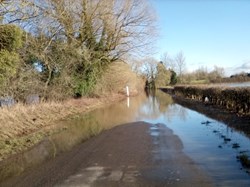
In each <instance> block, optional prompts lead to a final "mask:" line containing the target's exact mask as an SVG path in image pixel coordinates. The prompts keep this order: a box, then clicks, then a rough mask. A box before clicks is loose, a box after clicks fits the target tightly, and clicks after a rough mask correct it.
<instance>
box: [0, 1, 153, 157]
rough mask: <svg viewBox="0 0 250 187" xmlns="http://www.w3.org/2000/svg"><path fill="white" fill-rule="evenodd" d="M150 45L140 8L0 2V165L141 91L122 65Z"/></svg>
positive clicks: (138, 79) (147, 14) (140, 79)
mask: <svg viewBox="0 0 250 187" xmlns="http://www.w3.org/2000/svg"><path fill="white" fill-rule="evenodd" d="M154 37H155V16H154V13H153V10H151V9H150V8H149V6H148V4H147V2H146V1H145V0H126V1H123V0H105V1H102V0H61V1H57V0H45V1H40V0H38V1H37V0H18V1H9V0H2V1H0V105H1V108H0V132H1V133H0V142H1V143H0V159H2V158H3V157H5V156H6V155H8V154H13V153H16V152H18V151H20V150H23V148H28V147H30V146H31V145H33V144H34V143H36V142H38V141H40V140H41V139H42V138H43V137H44V136H46V135H47V134H48V133H50V132H47V131H46V130H51V129H52V130H54V126H57V124H58V123H60V122H59V121H60V120H61V119H63V118H66V117H68V116H70V115H72V114H78V113H82V112H86V111H89V110H91V109H94V108H96V107H99V106H100V105H103V104H109V103H110V102H112V101H117V100H120V99H121V98H124V97H125V95H126V92H125V87H126V86H129V89H130V93H131V95H136V94H138V93H139V92H140V91H143V90H144V86H145V81H146V80H145V77H144V76H143V75H138V74H136V73H134V72H133V71H132V70H131V67H130V66H129V65H128V64H127V57H128V56H138V55H143V52H144V51H147V49H148V48H149V47H150V46H151V45H152V41H153V39H154ZM73 98H74V99H73ZM30 104H32V105H30ZM10 106H11V107H10Z"/></svg>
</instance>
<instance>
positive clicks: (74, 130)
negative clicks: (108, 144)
mask: <svg viewBox="0 0 250 187" xmlns="http://www.w3.org/2000/svg"><path fill="white" fill-rule="evenodd" d="M134 121H146V122H150V123H153V124H156V123H161V124H165V125H167V126H168V127H169V128H170V129H172V130H173V131H174V133H175V134H176V135H178V136H179V137H180V139H181V140H182V141H183V145H184V151H185V153H186V154H188V155H189V156H190V157H191V158H192V159H193V160H195V161H196V162H197V163H198V164H200V166H201V167H202V168H203V169H205V170H206V171H207V172H208V173H209V174H210V176H211V177H212V178H213V179H214V180H215V181H216V184H218V185H226V186H239V185H241V186H244V185H246V184H247V185H249V184H250V177H249V175H248V174H246V173H245V172H244V169H242V167H241V165H240V163H239V162H237V159H236V157H237V155H238V154H239V153H240V152H244V153H246V152H249V149H250V148H249V145H250V140H249V139H248V138H247V137H245V136H244V135H242V134H240V133H238V132H237V131H235V130H234V129H232V128H230V127H228V126H227V125H225V124H223V123H220V122H218V121H216V120H215V119H212V118H209V117H206V116H205V115H202V114H200V113H198V112H195V111H193V110H190V109H188V108H185V107H183V106H181V105H178V104H176V103H175V102H174V101H173V99H172V97H171V96H170V95H168V94H165V93H163V92H154V93H149V94H148V95H146V94H145V95H141V96H139V97H131V98H129V97H128V98H127V99H125V100H124V101H122V102H119V103H116V104H114V105H110V106H108V107H106V108H101V109H98V110H96V111H93V112H90V113H88V114H86V115H83V116H82V115H78V116H75V117H74V118H71V119H67V120H65V121H62V122H61V123H62V126H64V130H63V131H61V132H59V133H57V134H55V135H53V136H50V137H48V138H47V139H45V140H44V141H42V142H41V143H40V144H39V145H37V146H35V147H33V149H30V150H29V151H27V152H25V153H23V154H21V155H17V156H16V157H13V158H12V159H10V160H6V161H4V162H2V163H0V177H1V178H6V177H8V176H13V175H16V174H19V173H21V172H22V171H23V170H25V168H29V167H32V166H34V165H38V164H39V163H41V162H44V161H46V160H48V159H51V158H54V157H55V156H56V155H57V154H59V153H61V152H64V151H66V150H69V149H71V148H72V147H73V146H74V145H76V144H79V143H81V142H83V141H84V140H86V139H87V138H89V137H90V136H93V135H95V134H97V133H99V132H100V131H101V130H103V129H109V128H111V127H114V126H116V125H120V124H124V123H129V122H134ZM206 121H210V122H212V123H202V122H206ZM151 131H152V132H151V135H152V136H157V133H156V132H155V131H154V129H151ZM241 169H242V170H241ZM0 181H1V179H0ZM239 181H240V182H239Z"/></svg>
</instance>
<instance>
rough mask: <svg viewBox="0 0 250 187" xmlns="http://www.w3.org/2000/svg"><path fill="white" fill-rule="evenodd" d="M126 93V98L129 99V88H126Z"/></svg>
mask: <svg viewBox="0 0 250 187" xmlns="http://www.w3.org/2000/svg"><path fill="white" fill-rule="evenodd" d="M126 91H127V97H129V88H128V86H126Z"/></svg>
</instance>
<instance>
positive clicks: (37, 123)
mask: <svg viewBox="0 0 250 187" xmlns="http://www.w3.org/2000/svg"><path fill="white" fill-rule="evenodd" d="M144 83H145V81H144V80H143V79H142V78H140V77H138V76H137V75H136V74H135V73H134V72H132V71H131V68H130V67H129V66H128V65H127V64H126V63H124V62H121V61H118V62H115V63H113V64H111V65H110V66H109V67H108V69H107V70H106V71H105V73H104V74H103V76H102V77H101V78H100V79H99V80H98V82H97V84H96V87H95V89H94V90H95V91H94V93H93V95H95V98H81V99H69V100H67V101H63V102H55V101H54V102H46V103H40V104H37V105H24V104H17V105H15V106H13V107H10V108H8V107H5V108H0V160H2V159H4V158H6V157H7V156H8V155H10V154H15V153H17V152H21V151H23V150H25V149H27V148H29V147H31V146H32V145H34V144H36V143H38V142H39V141H41V140H42V139H43V138H44V137H45V136H49V135H50V134H54V133H56V132H58V131H62V130H64V128H66V127H64V126H63V122H62V120H63V119H68V118H71V117H73V116H78V114H80V115H79V116H81V115H82V114H83V113H86V112H88V111H91V110H93V109H96V108H98V107H101V106H105V105H107V104H111V103H113V102H117V101H119V100H122V99H123V98H125V97H126V89H125V87H126V86H128V87H129V90H130V95H137V94H138V93H140V92H142V91H143V90H144V86H145V85H144ZM99 131H100V129H99V128H95V126H93V125H92V126H91V127H90V128H88V129H87V130H86V137H89V136H92V135H95V134H96V133H98V132H99ZM84 133H85V132H84ZM84 136H85V135H84Z"/></svg>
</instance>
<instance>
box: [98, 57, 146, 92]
mask: <svg viewBox="0 0 250 187" xmlns="http://www.w3.org/2000/svg"><path fill="white" fill-rule="evenodd" d="M126 86H128V87H129V89H130V95H136V94H138V92H140V91H141V90H143V89H144V88H145V81H144V80H142V78H140V77H138V75H136V73H134V72H133V71H132V70H131V67H130V66H129V65H128V64H126V63H124V62H119V61H117V62H114V63H113V64H111V65H110V66H109V67H108V69H107V71H106V72H105V73H104V74H103V76H102V78H101V79H100V80H99V81H98V82H97V85H96V88H95V90H96V93H95V94H96V95H99V94H100V93H101V94H104V95H107V94H110V93H122V94H125V93H126V89H125V88H126Z"/></svg>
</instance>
